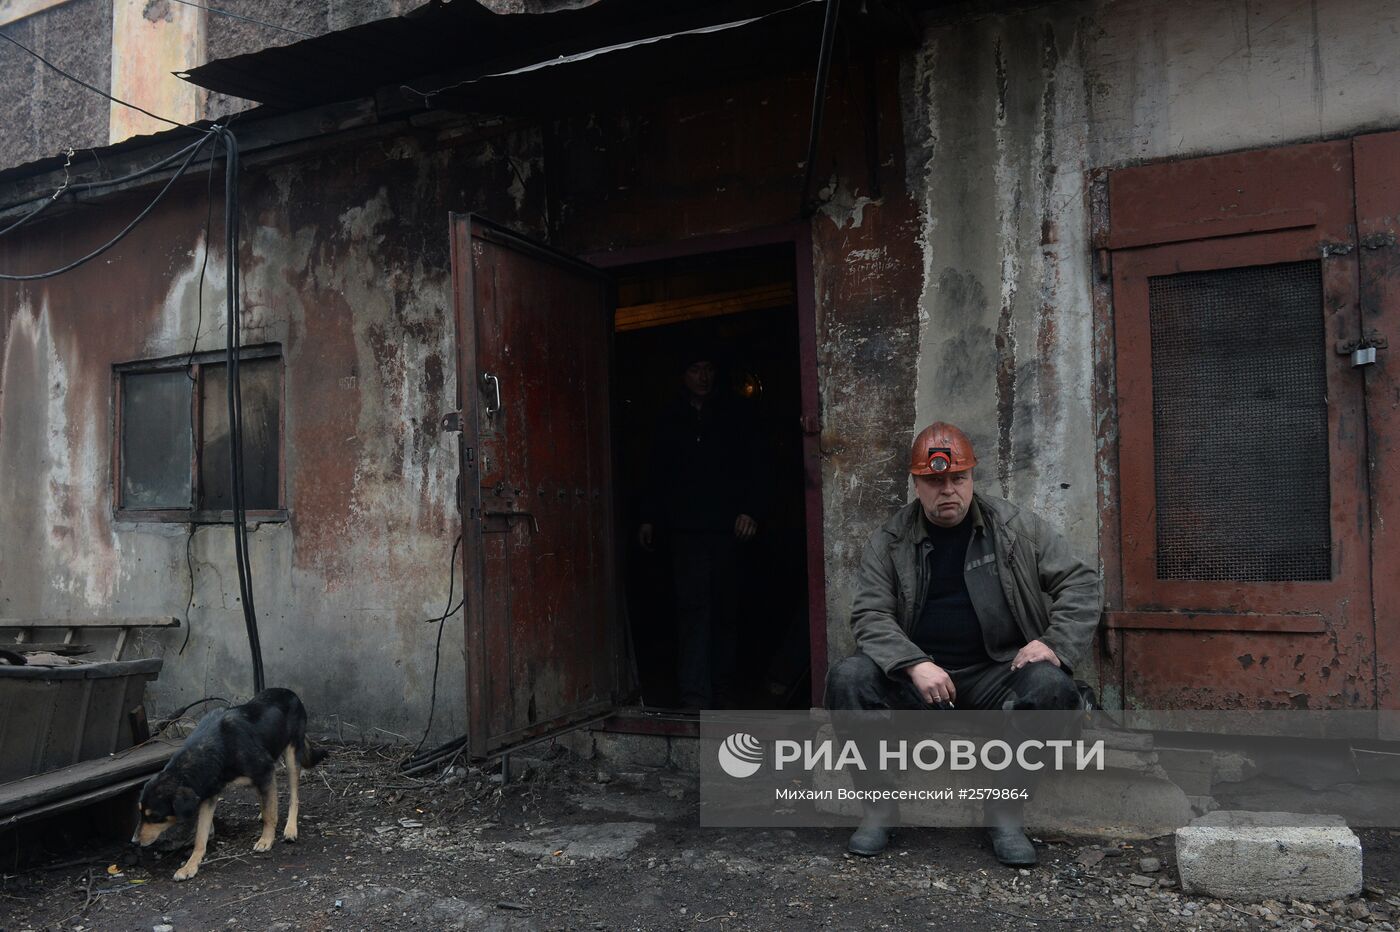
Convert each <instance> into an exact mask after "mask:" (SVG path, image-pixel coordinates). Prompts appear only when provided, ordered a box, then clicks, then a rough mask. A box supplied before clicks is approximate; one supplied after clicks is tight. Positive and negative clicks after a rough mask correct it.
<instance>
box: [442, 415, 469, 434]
mask: <svg viewBox="0 0 1400 932" xmlns="http://www.w3.org/2000/svg"><path fill="white" fill-rule="evenodd" d="M462 423H463V422H462V412H461V411H449V412H448V413H447V414H444V415H443V416H442V420H441V421H439V422H438V424H439V425H441V427H442V430H443V432H444V433H447V432H455V433H461V432H462Z"/></svg>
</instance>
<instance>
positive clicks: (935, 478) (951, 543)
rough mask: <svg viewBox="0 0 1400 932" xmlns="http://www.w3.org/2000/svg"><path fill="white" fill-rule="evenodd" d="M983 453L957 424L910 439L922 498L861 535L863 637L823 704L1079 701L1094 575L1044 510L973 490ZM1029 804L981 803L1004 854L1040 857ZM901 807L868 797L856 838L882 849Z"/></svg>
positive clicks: (831, 680) (1015, 858) (998, 705)
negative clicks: (1028, 822)
mask: <svg viewBox="0 0 1400 932" xmlns="http://www.w3.org/2000/svg"><path fill="white" fill-rule="evenodd" d="M975 465H977V458H976V457H975V456H974V455H973V451H972V442H971V441H970V440H969V439H968V437H967V435H966V434H964V433H963V432H962V431H961V430H959V429H958V428H956V427H954V426H952V425H951V424H945V423H935V424H931V425H929V426H928V427H926V428H925V429H924V430H923V431H922V432H921V433H920V434H919V435H918V437H916V438H915V440H914V445H913V449H912V451H911V464H910V468H909V472H910V473H911V474H912V475H913V477H914V493H915V495H916V496H917V498H918V500H917V501H915V502H913V503H911V504H909V505H907V506H906V507H904V508H902V509H900V510H899V511H898V512H896V513H895V515H894V517H892V518H891V519H890V520H889V521H887V522H885V524H884V525H883V526H882V527H881V528H880V529H879V530H877V531H876V532H875V533H874V535H873V536H872V537H871V538H870V542H869V543H868V544H867V545H866V547H865V553H864V555H863V556H862V558H861V564H860V571H859V574H858V576H857V578H856V585H855V599H854V602H853V606H852V612H851V630H852V633H853V634H854V636H855V641H856V647H857V648H858V650H857V652H856V653H855V654H854V655H853V656H851V657H847V658H846V659H845V660H843V661H841V662H840V663H838V664H836V665H835V666H834V667H833V668H832V669H831V671H830V673H829V675H828V676H827V680H826V705H827V708H829V709H833V710H839V709H862V710H876V709H895V710H901V709H929V708H948V707H949V706H951V707H953V708H956V709H1033V710H1061V709H1063V710H1070V709H1076V708H1078V707H1079V705H1080V697H1079V692H1078V690H1077V689H1076V687H1075V684H1074V681H1073V679H1072V678H1071V668H1072V667H1073V666H1074V665H1076V664H1079V663H1080V662H1081V661H1082V660H1084V659H1085V658H1086V656H1087V654H1088V648H1089V645H1090V642H1091V641H1092V639H1093V636H1094V631H1095V628H1096V627H1097V625H1098V622H1099V614H1100V611H1101V607H1102V598H1101V593H1100V587H1099V578H1098V574H1097V572H1095V571H1094V570H1093V569H1092V568H1090V567H1089V566H1088V565H1087V564H1086V563H1085V562H1084V561H1083V560H1081V559H1079V558H1078V557H1077V556H1075V555H1074V553H1073V552H1071V550H1070V547H1069V545H1068V544H1067V543H1066V542H1065V539H1064V538H1063V537H1062V536H1060V534H1059V533H1058V532H1057V531H1056V530H1055V529H1053V528H1052V527H1051V526H1050V525H1049V524H1047V523H1046V522H1045V521H1044V520H1043V519H1041V518H1040V517H1039V516H1037V515H1035V514H1033V513H1031V512H1030V511H1027V510H1026V509H1024V508H1018V507H1017V506H1015V505H1013V504H1011V503H1010V502H1007V501H1005V500H1003V499H1000V498H994V497H992V496H990V495H984V494H981V493H974V491H973V467H974V466H975ZM837 727H838V731H839V730H840V725H839V720H838V726H837ZM1021 806H1022V804H1021V803H1020V802H1001V803H989V804H987V807H986V809H985V816H986V820H987V825H988V834H989V836H990V840H991V842H992V846H993V850H994V851H995V852H996V856H997V858H998V859H999V860H1001V861H1002V862H1003V863H1005V864H1033V863H1035V859H1036V853H1035V847H1034V846H1033V845H1032V844H1031V842H1030V840H1029V839H1028V838H1026V835H1025V833H1024V831H1023V829H1022V825H1023V823H1022V820H1021ZM897 818H898V805H897V804H896V803H894V802H888V801H887V802H883V803H866V804H865V817H864V820H863V821H862V822H861V825H860V827H859V828H858V829H857V830H856V832H855V834H853V835H852V836H851V840H850V843H849V845H848V847H849V849H850V851H851V852H853V853H855V854H860V855H874V854H878V853H879V852H880V851H882V850H884V848H885V845H886V844H887V843H888V840H889V829H890V827H891V826H892V825H894V823H895V822H896V820H897Z"/></svg>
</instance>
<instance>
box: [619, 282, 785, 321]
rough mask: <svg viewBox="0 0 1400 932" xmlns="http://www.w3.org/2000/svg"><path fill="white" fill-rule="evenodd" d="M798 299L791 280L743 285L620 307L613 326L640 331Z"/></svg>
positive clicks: (763, 307)
mask: <svg viewBox="0 0 1400 932" xmlns="http://www.w3.org/2000/svg"><path fill="white" fill-rule="evenodd" d="M796 300H797V298H796V296H795V294H794V292H793V287H792V283H791V282H778V283H777V284H772V285H759V286H757V287H754V288H743V289H740V290H738V291H724V292H719V293H716V294H707V295H696V296H694V297H690V298H673V299H671V300H669V301H653V302H651V303H648V304H632V305H629V306H627V307H619V308H618V309H617V312H616V315H615V317H614V326H615V327H616V328H617V330H619V331H623V330H640V329H642V328H643V327H657V326H661V325H662V324H675V323H680V322H681V321H684V320H697V319H699V318H702V317H719V316H721V315H724V314H739V313H742V312H743V311H759V310H768V309H772V308H781V307H789V306H791V305H793V304H794V303H796Z"/></svg>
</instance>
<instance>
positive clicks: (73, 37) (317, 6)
mask: <svg viewBox="0 0 1400 932" xmlns="http://www.w3.org/2000/svg"><path fill="white" fill-rule="evenodd" d="M119 2H120V3H121V4H122V7H121V8H120V9H121V11H122V12H128V13H129V12H130V11H129V10H128V9H127V8H128V6H129V5H130V4H133V3H136V2H137V0H119ZM422 2H423V0H319V2H310V3H308V2H297V0H228V2H226V3H216V4H206V6H215V7H218V8H219V9H220V10H223V11H225V12H226V13H233V14H238V15H239V16H244V17H249V18H251V19H254V20H258V22H248V21H246V20H243V19H238V18H237V17H236V16H228V15H221V14H217V13H212V12H206V11H203V10H198V9H195V8H192V7H183V8H182V7H181V6H180V5H179V4H176V3H175V2H174V0H144V5H143V7H142V9H141V10H140V14H141V15H140V17H138V18H137V21H138V22H149V23H159V22H163V21H165V20H168V19H171V20H173V19H175V18H177V17H180V18H184V17H198V18H200V19H202V20H203V24H202V29H198V28H193V27H192V31H191V38H190V40H189V49H188V54H187V55H186V56H185V57H184V58H183V59H179V56H178V54H177V53H174V52H171V51H170V50H161V49H157V48H152V49H150V50H148V51H149V53H150V58H151V60H150V61H148V62H146V63H145V64H146V65H148V66H149V67H148V68H144V69H141V68H139V67H135V66H133V71H134V73H136V74H138V75H140V74H142V73H143V70H144V72H150V71H152V70H155V71H159V72H160V73H161V74H164V73H167V72H169V71H171V70H172V67H193V66H195V65H200V64H203V63H205V62H206V61H212V60H214V59H216V58H227V57H230V56H233V55H242V54H245V53H247V52H253V51H257V50H258V49H262V48H267V47H269V46H276V45H287V44H288V43H291V42H297V41H300V40H301V39H302V38H303V35H299V33H301V34H305V35H311V36H319V35H322V34H324V33H326V32H331V31H333V30H337V29H345V28H347V27H350V26H357V25H359V24H361V23H367V22H371V21H373V20H376V19H383V18H385V17H388V16H397V15H400V14H402V13H406V12H408V11H409V10H411V9H414V8H415V7H418V6H421V5H422ZM502 2H505V0H491V2H488V3H487V5H488V6H492V5H493V3H502ZM113 12H114V10H113V6H112V0H60V2H58V3H56V4H54V5H51V6H48V7H47V8H45V9H42V10H39V11H38V12H35V13H31V14H29V15H25V16H22V17H20V18H16V19H14V20H11V21H6V20H5V18H4V15H3V14H0V30H3V31H4V32H5V33H6V34H8V35H11V36H13V37H14V38H15V39H17V40H19V41H20V42H23V43H24V44H25V45H27V46H28V47H29V48H31V49H33V50H34V51H36V52H38V53H39V54H40V55H43V56H44V57H45V58H48V59H49V60H50V61H52V62H53V63H54V64H56V65H57V66H58V67H60V68H62V69H63V70H65V71H67V72H68V73H70V74H72V75H74V76H76V77H78V78H81V79H82V80H84V81H86V82H88V83H89V84H91V85H93V86H94V87H97V88H100V89H102V90H103V91H107V92H109V93H110V92H111V83H112V47H113V41H112V37H113V32H112V29H113V26H112V24H113ZM264 24H266V25H264ZM277 27H281V28H277ZM196 34H197V39H198V40H197V41H196ZM4 52H5V53H4V54H3V55H0V99H4V100H6V101H9V102H11V103H10V104H9V105H7V106H6V108H5V122H4V125H3V132H0V168H9V167H11V166H14V165H22V164H24V163H26V162H30V161H33V160H35V159H40V158H46V157H48V156H52V155H57V154H60V153H62V152H63V151H64V150H65V149H66V148H67V147H69V146H72V147H73V148H74V149H77V150H80V157H83V156H82V155H81V150H82V149H85V148H92V147H96V146H104V145H106V144H107V142H108V137H109V127H108V124H109V122H110V108H111V107H116V106H118V105H117V104H110V103H109V102H108V101H106V100H104V99H103V98H102V97H99V96H98V95H97V94H94V93H93V92H92V91H89V90H87V89H85V88H83V87H80V86H78V85H76V84H74V83H73V82H71V81H69V80H68V79H67V78H64V77H63V76H61V75H59V74H57V73H55V72H54V71H52V70H50V69H49V68H46V67H45V66H44V65H43V64H41V63H40V62H39V61H37V60H36V59H34V58H32V57H30V56H28V55H26V54H24V53H23V52H21V51H20V50H19V49H17V48H15V47H13V46H10V45H6V46H5V50H4ZM142 54H143V53H142V51H141V50H139V49H138V50H136V52H135V53H134V54H133V52H132V50H130V49H123V56H124V57H125V58H127V59H131V58H136V57H140V56H141V55H142ZM161 55H166V56H169V55H174V56H175V57H174V58H172V59H170V61H166V60H164V59H162V58H161V57H160V56H161ZM176 60H178V61H179V64H178V65H177V66H172V64H171V62H173V61H176ZM138 91H139V88H126V89H125V90H124V91H122V93H118V94H117V96H118V97H122V98H123V99H125V100H130V101H131V102H132V103H137V104H143V105H144V106H146V108H147V109H150V110H153V111H154V112H156V113H160V114H161V115H163V116H171V117H172V118H175V119H191V118H208V119H217V118H219V117H224V116H228V115H230V114H232V113H236V112H238V111H241V110H245V109H247V108H249V107H251V106H254V104H253V103H252V102H250V101H246V100H241V99H238V98H234V97H227V96H224V95H220V94H206V93H205V92H203V91H199V92H197V95H196V96H197V97H198V99H199V101H200V102H201V104H202V107H203V111H202V112H201V113H198V114H183V115H182V114H175V113H170V112H167V111H166V110H163V109H162V107H161V106H160V104H159V102H158V101H159V97H158V96H157V97H154V98H149V99H148V98H145V97H138V96H137V93H138ZM136 119H141V120H144V118H140V117H139V116H138V117H137V118H136ZM159 128H164V127H163V126H161V127H159ZM137 129H138V130H139V131H140V132H151V131H152V129H153V127H152V126H148V125H146V124H144V123H142V124H139V125H138V126H137ZM121 135H122V136H125V135H127V133H125V132H123V133H121ZM83 167H84V168H91V167H92V166H91V165H90V164H85V165H83Z"/></svg>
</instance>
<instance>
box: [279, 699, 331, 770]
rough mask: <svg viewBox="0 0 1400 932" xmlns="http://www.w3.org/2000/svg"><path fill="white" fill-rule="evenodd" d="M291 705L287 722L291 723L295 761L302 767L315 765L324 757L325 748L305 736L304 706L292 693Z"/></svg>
mask: <svg viewBox="0 0 1400 932" xmlns="http://www.w3.org/2000/svg"><path fill="white" fill-rule="evenodd" d="M291 706H292V708H291V721H290V722H289V723H288V724H289V725H291V732H292V747H293V748H295V749H296V755H297V763H298V764H300V765H301V766H302V767H315V766H316V765H317V764H319V763H320V762H321V761H323V760H325V759H326V749H325V748H318V747H316V746H315V745H314V744H312V743H311V739H310V738H308V737H306V706H304V705H302V704H301V699H300V698H298V697H297V696H295V695H293V696H292V703H291Z"/></svg>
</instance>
